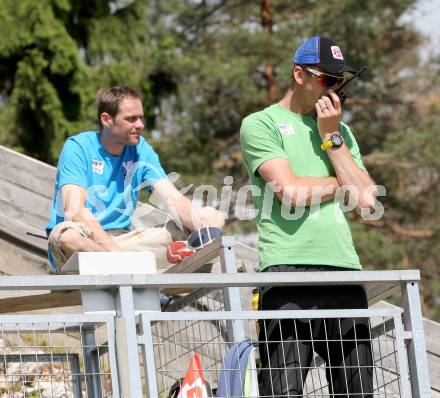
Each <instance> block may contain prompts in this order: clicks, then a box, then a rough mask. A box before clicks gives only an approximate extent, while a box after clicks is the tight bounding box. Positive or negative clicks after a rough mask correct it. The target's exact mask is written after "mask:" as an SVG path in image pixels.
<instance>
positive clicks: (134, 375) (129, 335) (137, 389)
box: [115, 286, 142, 398]
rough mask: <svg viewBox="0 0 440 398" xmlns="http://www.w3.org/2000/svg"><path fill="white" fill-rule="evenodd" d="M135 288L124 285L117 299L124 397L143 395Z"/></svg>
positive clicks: (117, 347)
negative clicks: (134, 297) (134, 296)
mask: <svg viewBox="0 0 440 398" xmlns="http://www.w3.org/2000/svg"><path fill="white" fill-rule="evenodd" d="M134 311H135V310H134V300H133V289H132V287H131V286H122V287H119V289H118V294H117V300H116V315H117V316H116V320H115V326H116V356H117V358H118V368H119V386H120V389H121V397H122V398H133V397H142V382H141V371H140V366H139V356H138V343H137V334H136V319H135V312H134Z"/></svg>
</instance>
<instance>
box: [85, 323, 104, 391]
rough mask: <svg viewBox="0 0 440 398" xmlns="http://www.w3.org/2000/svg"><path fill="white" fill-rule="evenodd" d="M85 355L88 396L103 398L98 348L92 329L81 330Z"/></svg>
mask: <svg viewBox="0 0 440 398" xmlns="http://www.w3.org/2000/svg"><path fill="white" fill-rule="evenodd" d="M81 334H82V340H83V354H84V368H85V369H84V373H85V375H86V383H87V392H88V394H87V396H88V397H89V396H90V397H91V398H92V397H93V398H100V397H102V389H101V380H100V374H99V373H100V372H99V358H98V350H97V347H96V339H95V331H94V330H93V329H90V328H81Z"/></svg>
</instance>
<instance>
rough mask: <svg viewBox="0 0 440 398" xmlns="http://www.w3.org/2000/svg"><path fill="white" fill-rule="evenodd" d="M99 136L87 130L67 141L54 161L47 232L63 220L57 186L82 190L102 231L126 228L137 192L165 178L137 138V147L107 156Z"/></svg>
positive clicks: (150, 150) (150, 151)
mask: <svg viewBox="0 0 440 398" xmlns="http://www.w3.org/2000/svg"><path fill="white" fill-rule="evenodd" d="M99 134H100V133H98V132H96V131H88V132H84V133H80V134H77V135H75V136H72V137H70V138H68V139H67V141H66V142H65V144H64V147H63V150H62V151H61V155H60V158H59V161H58V167H57V174H56V180H55V192H54V197H53V201H52V210H51V216H50V221H49V223H48V224H47V226H46V232H47V235H48V236H49V233H50V231H51V230H52V229H53V228H54V227H55V225H57V224H58V223H60V222H62V221H64V207H63V201H62V197H61V187H62V186H63V185H66V184H74V185H79V186H81V187H83V188H85V189H86V191H87V197H86V204H85V206H86V207H87V208H88V209H90V210H91V212H92V214H93V215H94V216H95V217H96V219H97V220H98V221H99V222H100V224H101V225H102V227H103V228H104V229H105V230H109V229H126V230H128V229H130V226H131V218H132V215H133V212H134V210H135V208H136V204H137V200H138V196H139V192H140V190H141V189H142V188H143V187H146V188H147V189H149V190H151V188H152V186H153V185H154V183H155V182H157V181H158V180H161V179H163V178H165V177H166V174H165V171H164V170H163V168H162V166H161V165H160V162H159V156H158V155H157V153H156V152H155V151H154V150H153V148H152V147H151V146H150V145H149V144H148V143H147V142H146V141H145V139H144V138H143V137H141V138H140V142H139V144H138V145H126V146H125V147H124V150H123V152H122V153H121V155H119V156H114V155H111V154H109V153H108V152H107V151H106V150H105V149H104V147H103V146H102V145H101V142H100V140H99Z"/></svg>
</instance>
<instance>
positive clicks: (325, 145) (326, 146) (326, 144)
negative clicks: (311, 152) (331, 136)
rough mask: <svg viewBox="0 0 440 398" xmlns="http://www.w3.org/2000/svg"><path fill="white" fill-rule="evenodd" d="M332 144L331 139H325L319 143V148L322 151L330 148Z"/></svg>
mask: <svg viewBox="0 0 440 398" xmlns="http://www.w3.org/2000/svg"><path fill="white" fill-rule="evenodd" d="M332 146H333V141H332V140H326V141H324V142H323V143H322V144H321V149H322V150H323V151H326V150H328V149H330V148H331V147H332Z"/></svg>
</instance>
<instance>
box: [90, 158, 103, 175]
mask: <svg viewBox="0 0 440 398" xmlns="http://www.w3.org/2000/svg"><path fill="white" fill-rule="evenodd" d="M92 171H93V173H94V174H101V175H102V174H104V162H103V161H102V160H96V159H92Z"/></svg>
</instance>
